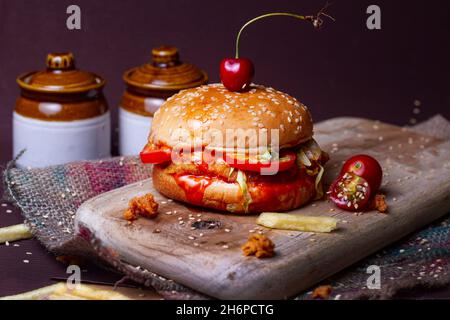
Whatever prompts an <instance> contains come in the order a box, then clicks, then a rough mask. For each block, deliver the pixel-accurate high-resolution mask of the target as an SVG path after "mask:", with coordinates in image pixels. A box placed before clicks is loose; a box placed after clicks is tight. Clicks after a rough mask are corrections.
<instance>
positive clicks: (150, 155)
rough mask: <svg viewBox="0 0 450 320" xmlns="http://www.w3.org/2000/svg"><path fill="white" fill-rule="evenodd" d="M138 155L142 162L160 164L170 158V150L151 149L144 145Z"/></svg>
mask: <svg viewBox="0 0 450 320" xmlns="http://www.w3.org/2000/svg"><path fill="white" fill-rule="evenodd" d="M140 156H141V161H142V163H152V164H160V163H164V162H168V161H170V160H171V151H170V150H169V149H156V150H151V149H150V148H149V147H148V146H145V147H144V149H143V150H142V151H141V153H140Z"/></svg>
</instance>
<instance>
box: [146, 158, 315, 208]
mask: <svg viewBox="0 0 450 320" xmlns="http://www.w3.org/2000/svg"><path fill="white" fill-rule="evenodd" d="M268 179H270V178H268ZM314 181H315V178H314V177H311V176H308V175H306V174H302V175H301V176H300V177H296V178H293V179H292V180H290V181H289V182H288V183H283V186H281V187H280V186H279V184H277V183H276V182H275V181H274V182H272V183H271V182H270V181H267V182H266V183H265V188H261V183H255V182H252V181H249V182H248V183H247V185H248V191H249V194H250V196H251V199H252V201H251V203H250V204H249V205H248V208H247V210H246V208H245V199H244V196H243V192H242V189H241V188H240V186H239V184H238V183H236V182H234V183H229V182H225V181H223V180H221V179H218V178H217V179H213V180H212V182H211V184H209V185H208V186H207V187H206V188H205V189H204V190H203V192H202V193H201V197H200V199H199V200H200V202H196V201H192V199H189V198H188V197H187V194H190V193H189V192H186V190H184V189H183V188H182V187H180V186H179V184H178V183H177V181H176V177H175V176H174V175H173V174H169V173H166V172H165V169H164V167H161V166H159V165H155V166H154V167H153V184H154V186H155V188H156V189H157V190H158V191H159V192H160V193H161V194H163V195H165V196H166V197H168V198H171V199H175V200H179V201H183V202H186V203H190V204H193V205H199V206H202V207H207V208H212V209H216V210H220V211H228V212H230V213H233V214H251V213H259V212H262V211H274V212H277V211H287V210H291V209H294V208H298V207H300V206H302V205H304V204H305V203H307V202H309V201H311V200H312V199H313V198H314V197H315V195H316V190H315V187H314ZM277 188H280V189H277Z"/></svg>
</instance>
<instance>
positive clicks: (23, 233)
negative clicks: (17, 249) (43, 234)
mask: <svg viewBox="0 0 450 320" xmlns="http://www.w3.org/2000/svg"><path fill="white" fill-rule="evenodd" d="M32 236H33V235H32V234H31V232H30V229H29V228H28V227H27V226H26V225H25V224H16V225H14V226H9V227H5V228H0V243H5V242H7V241H8V242H12V241H17V240H22V239H29V238H31V237H32Z"/></svg>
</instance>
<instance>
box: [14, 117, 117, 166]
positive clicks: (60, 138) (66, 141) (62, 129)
mask: <svg viewBox="0 0 450 320" xmlns="http://www.w3.org/2000/svg"><path fill="white" fill-rule="evenodd" d="M110 128H111V125H110V114H109V112H107V113H105V114H103V115H101V116H98V117H95V118H91V119H86V120H75V121H44V120H37V119H33V118H28V117H24V116H22V115H20V114H18V113H16V112H14V113H13V156H14V157H16V156H17V155H18V154H19V153H20V152H21V151H22V150H25V152H24V154H23V155H22V156H21V157H20V158H19V159H18V160H17V166H19V167H32V168H36V167H38V168H39V167H46V166H50V165H57V164H64V163H68V162H72V161H80V160H92V159H99V158H105V157H110V156H111V132H110V130H111V129H110Z"/></svg>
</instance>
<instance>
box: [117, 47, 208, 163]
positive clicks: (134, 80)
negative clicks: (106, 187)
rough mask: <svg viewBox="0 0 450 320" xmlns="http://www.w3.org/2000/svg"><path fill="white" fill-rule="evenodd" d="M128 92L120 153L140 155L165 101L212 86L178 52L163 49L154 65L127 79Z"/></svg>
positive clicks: (155, 55)
mask: <svg viewBox="0 0 450 320" xmlns="http://www.w3.org/2000/svg"><path fill="white" fill-rule="evenodd" d="M123 80H124V81H125V83H126V86H127V88H126V90H125V92H124V94H123V96H122V102H121V105H120V108H119V152H120V154H121V155H133V154H138V153H139V152H140V151H141V150H142V148H143V147H144V145H145V144H146V142H147V136H148V133H149V132H150V127H151V122H152V118H153V114H154V113H155V112H156V110H158V109H159V107H160V106H161V105H162V104H163V103H164V101H165V100H166V99H167V98H169V97H170V96H172V95H174V94H175V93H177V92H179V91H180V90H183V89H188V88H193V87H197V86H200V85H203V84H206V83H207V82H208V76H207V74H206V73H205V72H204V71H202V70H200V69H199V68H197V67H195V66H194V65H192V64H189V63H186V62H182V61H180V58H179V54H178V49H177V48H175V47H172V46H162V47H158V48H154V49H153V50H152V61H151V62H150V63H147V64H144V65H142V66H139V67H136V68H133V69H130V70H128V71H126V72H125V73H124V75H123Z"/></svg>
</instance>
